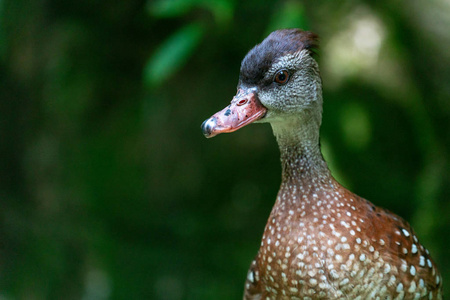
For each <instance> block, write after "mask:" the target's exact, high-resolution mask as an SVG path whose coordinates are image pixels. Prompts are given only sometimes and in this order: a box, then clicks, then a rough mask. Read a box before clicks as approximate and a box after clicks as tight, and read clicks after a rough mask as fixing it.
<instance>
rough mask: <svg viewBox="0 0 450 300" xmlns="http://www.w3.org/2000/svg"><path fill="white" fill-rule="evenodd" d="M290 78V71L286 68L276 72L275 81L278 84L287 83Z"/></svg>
mask: <svg viewBox="0 0 450 300" xmlns="http://www.w3.org/2000/svg"><path fill="white" fill-rule="evenodd" d="M288 80H289V73H288V71H286V70H280V71H278V72H277V73H276V74H275V78H274V80H273V81H275V82H276V83H278V84H285V83H286V82H288Z"/></svg>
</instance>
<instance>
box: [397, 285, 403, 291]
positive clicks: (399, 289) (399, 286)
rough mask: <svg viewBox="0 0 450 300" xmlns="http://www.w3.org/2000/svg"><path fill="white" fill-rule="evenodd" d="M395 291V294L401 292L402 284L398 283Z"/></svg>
mask: <svg viewBox="0 0 450 300" xmlns="http://www.w3.org/2000/svg"><path fill="white" fill-rule="evenodd" d="M396 291H397V293H400V292H401V291H403V284H402V283H399V284H398V285H397V289H396Z"/></svg>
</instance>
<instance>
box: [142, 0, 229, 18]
mask: <svg viewBox="0 0 450 300" xmlns="http://www.w3.org/2000/svg"><path fill="white" fill-rule="evenodd" d="M234 2H235V1H234V0H233V1H231V0H214V1H210V0H159V1H152V2H151V3H149V5H148V9H149V12H150V14H151V15H152V16H153V17H157V18H173V17H179V16H182V15H184V14H186V13H188V12H189V10H191V9H193V8H194V7H200V8H204V9H206V10H207V11H210V12H211V14H212V15H213V16H214V19H215V21H216V22H217V23H219V24H224V23H227V22H229V21H230V20H231V19H232V18H233V11H234Z"/></svg>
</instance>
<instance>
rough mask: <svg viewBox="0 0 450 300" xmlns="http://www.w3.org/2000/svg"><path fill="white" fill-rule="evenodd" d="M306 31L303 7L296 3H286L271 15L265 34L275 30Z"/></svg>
mask: <svg viewBox="0 0 450 300" xmlns="http://www.w3.org/2000/svg"><path fill="white" fill-rule="evenodd" d="M283 28H301V29H307V26H306V21H305V12H304V8H303V5H302V4H301V3H299V2H297V1H287V2H285V3H283V5H282V6H281V7H280V8H279V9H278V10H277V11H276V12H275V13H274V14H273V16H272V19H271V20H270V23H269V26H268V31H267V34H269V33H271V32H272V31H274V30H277V29H283Z"/></svg>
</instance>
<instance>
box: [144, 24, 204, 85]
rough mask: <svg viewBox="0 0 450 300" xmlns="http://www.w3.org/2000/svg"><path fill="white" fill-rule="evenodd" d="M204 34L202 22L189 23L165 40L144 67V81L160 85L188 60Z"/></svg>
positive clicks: (147, 83) (148, 83)
mask: <svg viewBox="0 0 450 300" xmlns="http://www.w3.org/2000/svg"><path fill="white" fill-rule="evenodd" d="M202 35H203V27H202V26H201V25H200V24H197V23H193V24H189V25H187V26H185V27H183V28H181V29H180V30H178V31H177V32H175V33H174V34H172V36H170V37H169V38H168V39H167V40H166V41H164V42H163V43H162V44H161V45H160V47H159V48H158V49H157V50H156V52H155V53H154V54H153V55H152V57H150V59H149V61H148V62H147V65H146V66H145V68H144V82H145V84H146V85H148V86H150V87H155V86H158V85H160V84H161V83H162V82H163V81H165V80H166V79H168V78H169V77H170V76H171V75H172V74H173V73H175V72H176V71H178V70H179V69H180V68H181V67H182V66H183V65H184V64H185V63H186V61H187V60H188V58H189V56H190V55H191V54H192V52H193V51H194V49H195V47H196V46H197V45H198V44H199V42H200V39H201V37H202Z"/></svg>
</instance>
